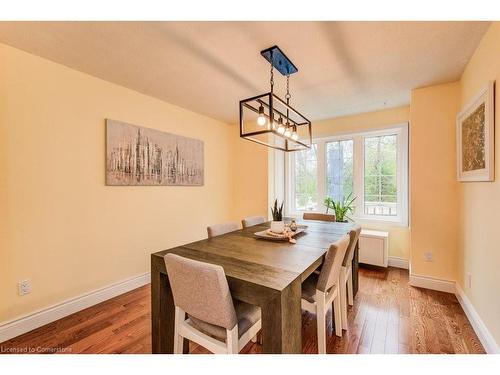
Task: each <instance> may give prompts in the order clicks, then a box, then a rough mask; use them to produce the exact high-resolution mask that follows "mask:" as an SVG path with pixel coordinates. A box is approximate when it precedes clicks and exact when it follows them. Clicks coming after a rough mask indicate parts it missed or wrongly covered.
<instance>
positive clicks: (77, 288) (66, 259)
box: [0, 44, 234, 322]
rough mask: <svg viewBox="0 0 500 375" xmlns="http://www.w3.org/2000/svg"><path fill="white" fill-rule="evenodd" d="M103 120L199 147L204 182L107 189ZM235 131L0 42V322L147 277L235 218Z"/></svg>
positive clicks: (208, 119) (222, 124) (221, 124)
mask: <svg viewBox="0 0 500 375" xmlns="http://www.w3.org/2000/svg"><path fill="white" fill-rule="evenodd" d="M105 118H112V119H116V120H121V121H126V122H129V123H133V124H137V125H143V126H147V127H150V128H155V129H158V130H163V131H168V132H172V133H176V134H180V135H184V136H188V137H193V138H197V139H202V140H203V141H204V142H205V185H204V186H203V187H166V186H161V187H154V186H144V187H112V186H105V181H104V177H105V175H104V168H105V138H104V136H105V124H104V119H105ZM233 130H234V127H231V126H229V125H226V124H224V123H221V122H218V121H215V120H213V119H210V118H207V117H204V116H201V115H198V114H195V113H192V112H189V111H187V110H185V109H181V108H179V107H176V106H173V105H170V104H168V103H165V102H162V101H160V100H156V99H153V98H151V97H148V96H145V95H142V94H139V93H137V92H134V91H132V90H129V89H126V88H123V87H120V86H118V85H115V84H111V83H109V82H106V81H103V80H100V79H97V78H94V77H91V76H89V75H86V74H83V73H80V72H77V71H75V70H72V69H69V68H66V67H64V66H61V65H58V64H55V63H53V62H50V61H48V60H45V59H42V58H39V57H36V56H33V55H30V54H27V53H25V52H22V51H20V50H17V49H14V48H11V47H8V46H6V45H1V44H0V210H1V216H0V220H1V221H0V231H1V232H0V251H1V254H0V267H1V269H0V277H1V278H2V279H1V280H0V281H1V283H0V322H2V321H5V320H10V319H12V318H15V317H18V316H21V315H23V314H26V313H30V312H33V311H34V310H37V309H40V308H44V307H47V306H49V305H51V304H54V303H58V302H61V301H62V300H65V299H67V298H71V297H75V296H77V295H79V294H81V293H85V292H89V291H91V290H94V289H96V288H99V287H102V286H105V285H108V284H111V283H113V282H116V281H119V280H122V279H125V278H128V277H131V276H134V275H138V274H141V273H145V272H147V271H148V270H149V267H150V265H149V254H150V253H152V252H154V251H158V250H162V249H166V248H169V247H172V246H175V245H179V244H183V243H186V242H191V241H193V240H197V239H200V238H203V237H206V229H205V228H206V225H207V224H209V223H217V222H223V221H226V220H228V219H230V218H232V217H233V212H232V211H233V207H232V203H231V198H229V199H228V197H232V189H233V184H232V181H233V178H232V164H231V161H230V158H229V157H228V155H230V153H231V152H232V151H233V149H232V143H233V137H234V133H233ZM21 279H31V281H32V285H33V291H32V293H31V294H30V295H26V296H23V297H18V296H17V281H18V280H21Z"/></svg>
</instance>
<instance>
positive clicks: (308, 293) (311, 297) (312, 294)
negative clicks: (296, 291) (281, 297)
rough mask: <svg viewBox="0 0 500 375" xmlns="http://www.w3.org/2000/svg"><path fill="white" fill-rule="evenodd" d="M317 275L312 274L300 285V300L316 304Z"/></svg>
mask: <svg viewBox="0 0 500 375" xmlns="http://www.w3.org/2000/svg"><path fill="white" fill-rule="evenodd" d="M318 278H319V275H318V274H317V273H312V274H311V275H310V276H309V277H308V278H307V279H305V280H304V282H303V283H302V298H303V299H305V300H306V301H308V302H311V303H314V302H316V285H317V284H318Z"/></svg>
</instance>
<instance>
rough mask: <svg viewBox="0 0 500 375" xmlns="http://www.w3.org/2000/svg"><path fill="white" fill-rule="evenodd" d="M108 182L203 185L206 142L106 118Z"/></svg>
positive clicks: (108, 183) (116, 183) (114, 184)
mask: <svg viewBox="0 0 500 375" xmlns="http://www.w3.org/2000/svg"><path fill="white" fill-rule="evenodd" d="M106 185H112V186H116V185H125V186H130V185H142V186H144V185H181V186H202V185H203V142H202V141H200V140H197V139H193V138H187V137H182V136H180V135H175V134H170V133H165V132H162V131H159V130H154V129H149V128H144V127H142V126H136V125H131V124H127V123H124V122H120V121H115V120H110V119H106Z"/></svg>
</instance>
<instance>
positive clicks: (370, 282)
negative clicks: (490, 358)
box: [0, 268, 484, 354]
mask: <svg viewBox="0 0 500 375" xmlns="http://www.w3.org/2000/svg"><path fill="white" fill-rule="evenodd" d="M331 318H332V317H331V311H330V312H329V314H328V316H327V324H328V327H327V353H346V354H348V353H484V349H483V347H482V345H481V343H480V342H479V339H478V338H477V336H476V334H475V333H474V331H473V330H472V327H471V325H470V323H469V321H468V320H467V317H466V316H465V314H464V312H463V310H462V308H461V307H460V305H459V303H458V301H457V299H456V297H455V296H454V295H453V294H448V293H442V292H436V291H432V290H426V289H419V288H414V287H410V286H409V285H408V271H406V270H400V269H398V268H388V269H387V270H384V269H380V268H360V272H359V291H358V295H357V296H356V299H355V302H354V306H353V307H350V308H349V313H348V320H349V324H348V327H349V328H348V330H347V331H344V334H343V337H342V338H338V337H336V336H335V334H333V333H332V319H331ZM302 349H303V352H304V353H316V352H317V344H316V319H315V316H314V315H312V314H309V313H307V312H303V314H302ZM190 351H191V352H192V353H207V351H206V350H205V349H204V348H202V347H200V346H197V345H194V344H193V343H190ZM260 351H261V346H260V345H259V344H254V343H252V342H250V343H249V344H248V345H247V346H246V347H245V348H243V350H242V353H259V352H260ZM8 352H21V353H23V352H42V353H151V320H150V286H149V285H146V286H144V287H142V288H139V289H136V290H133V291H131V292H129V293H126V294H123V295H121V296H118V297H116V298H113V299H111V300H109V301H106V302H103V303H101V304H99V305H96V306H93V307H90V308H88V309H86V310H83V311H80V312H78V313H76V314H73V315H70V316H68V317H66V318H63V319H61V320H58V321H56V322H53V323H50V324H48V325H46V326H43V327H40V328H38V329H36V330H34V331H31V332H28V333H26V334H24V335H22V336H19V337H16V338H14V339H12V340H9V341H6V342H4V343H2V344H0V353H8Z"/></svg>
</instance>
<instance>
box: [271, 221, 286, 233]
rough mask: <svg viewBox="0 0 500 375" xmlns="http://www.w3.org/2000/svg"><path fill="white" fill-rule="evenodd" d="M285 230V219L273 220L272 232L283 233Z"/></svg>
mask: <svg viewBox="0 0 500 375" xmlns="http://www.w3.org/2000/svg"><path fill="white" fill-rule="evenodd" d="M284 231H285V222H284V221H271V232H274V233H283V232H284Z"/></svg>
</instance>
